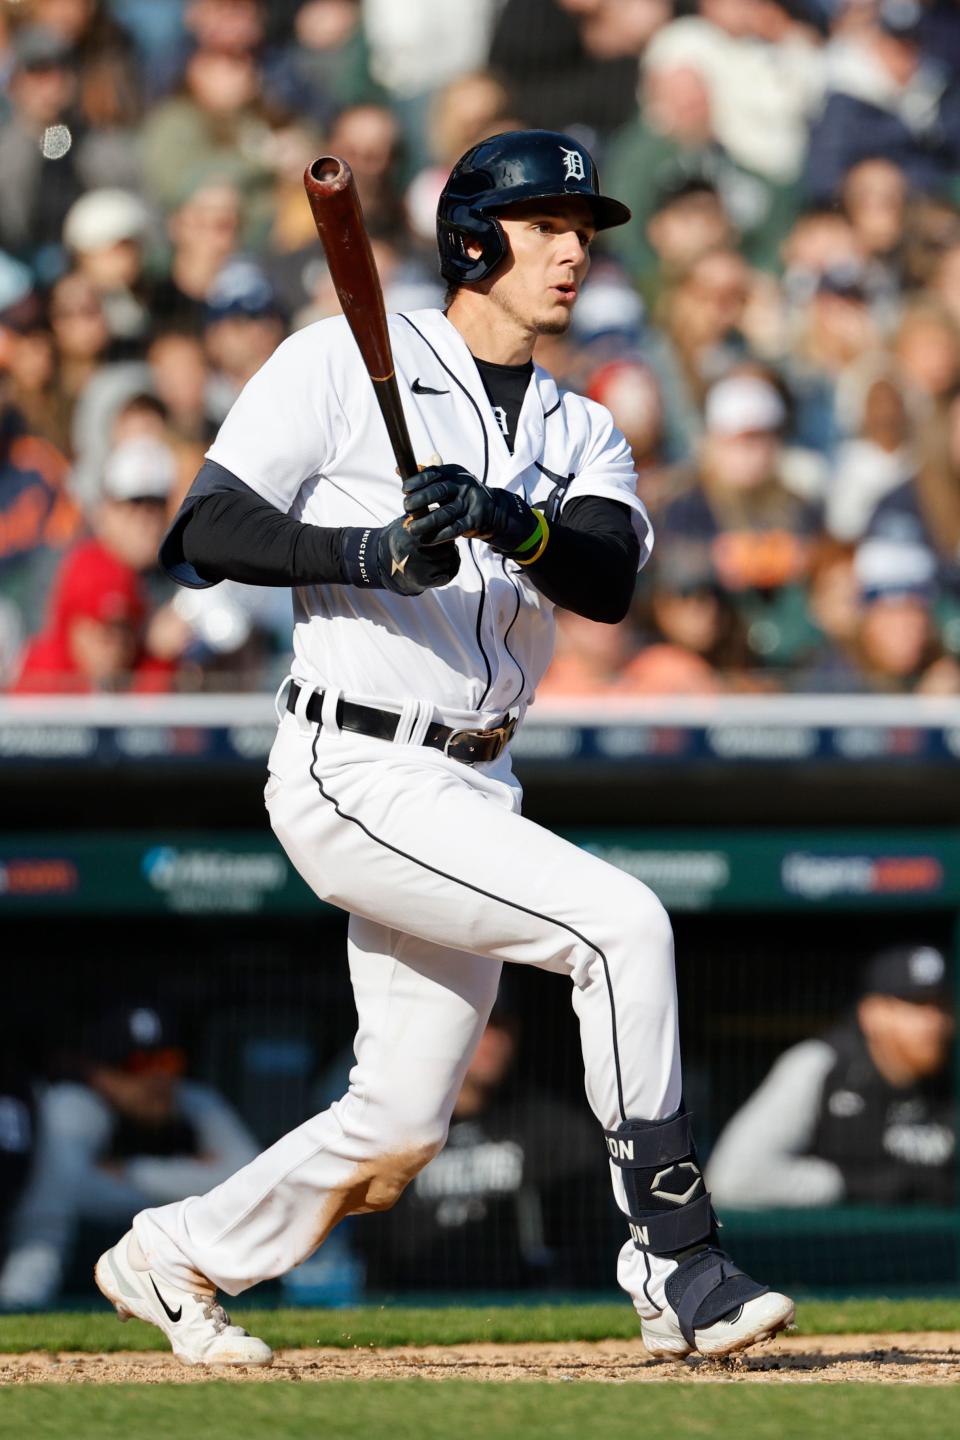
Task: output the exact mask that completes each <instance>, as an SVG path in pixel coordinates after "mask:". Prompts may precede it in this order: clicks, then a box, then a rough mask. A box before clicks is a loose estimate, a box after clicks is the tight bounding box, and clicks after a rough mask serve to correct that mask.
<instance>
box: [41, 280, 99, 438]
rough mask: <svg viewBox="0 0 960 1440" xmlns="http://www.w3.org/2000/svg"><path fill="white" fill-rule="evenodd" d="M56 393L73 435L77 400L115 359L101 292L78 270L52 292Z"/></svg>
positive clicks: (56, 285)
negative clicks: (106, 363) (103, 368)
mask: <svg viewBox="0 0 960 1440" xmlns="http://www.w3.org/2000/svg"><path fill="white" fill-rule="evenodd" d="M50 329H51V332H52V334H53V343H54V350H55V372H56V393H57V400H58V404H59V405H60V406H61V407H62V410H63V412H64V414H65V417H66V424H67V427H68V429H69V431H70V434H71V437H72V431H73V415H74V411H75V409H76V405H77V401H78V400H79V398H80V396H81V395H82V394H83V392H84V390H85V389H86V387H87V385H88V384H89V383H90V382H91V380H93V379H94V378H95V377H96V376H98V375H99V374H101V373H102V369H101V367H102V366H103V365H104V363H105V362H106V361H108V360H109V359H111V358H112V357H111V355H110V350H111V340H110V327H109V326H108V324H107V316H106V311H105V310H104V306H103V300H102V299H101V297H100V293H99V291H98V290H97V288H96V286H95V285H94V284H93V282H92V281H91V280H89V279H88V278H87V277H86V276H84V275H78V274H77V273H76V272H71V273H70V274H67V275H64V276H63V277H62V279H60V280H58V281H57V283H56V284H55V285H54V287H53V290H52V291H51V294H50Z"/></svg>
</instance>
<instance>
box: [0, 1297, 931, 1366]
mask: <svg viewBox="0 0 960 1440" xmlns="http://www.w3.org/2000/svg"><path fill="white" fill-rule="evenodd" d="M237 1318H238V1319H240V1320H242V1323H243V1324H244V1325H245V1326H246V1327H247V1329H248V1330H250V1331H252V1332H253V1333H254V1334H256V1335H262V1336H263V1338H264V1339H265V1340H267V1341H269V1343H270V1344H271V1345H273V1346H274V1347H278V1348H286V1347H288V1346H311V1345H336V1346H343V1347H344V1348H352V1347H353V1346H357V1345H463V1344H465V1343H468V1342H469V1341H471V1340H494V1341H498V1342H510V1341H516V1340H540V1341H547V1340H607V1339H611V1340H625V1339H629V1338H631V1337H633V1336H636V1335H638V1334H639V1326H638V1323H637V1320H636V1318H635V1317H634V1314H633V1311H632V1309H631V1307H630V1305H629V1304H628V1303H627V1302H626V1301H624V1302H623V1303H622V1304H610V1305H533V1306H499V1307H498V1306H486V1307H484V1306H478V1307H476V1308H470V1309H467V1308H451V1309H429V1310H428V1309H408V1308H399V1307H398V1308H396V1309H394V1308H392V1307H390V1308H373V1307H370V1308H367V1309H359V1310H243V1311H242V1312H238V1315H237ZM797 1323H798V1328H799V1330H800V1332H801V1333H802V1334H804V1335H854V1334H859V1333H868V1334H869V1333H876V1332H878V1331H882V1330H894V1331H896V1330H958V1331H960V1300H954V1299H936V1298H932V1299H917V1300H909V1299H908V1300H899V1299H898V1300H885V1299H877V1300H836V1301H833V1300H809V1301H806V1302H804V1303H802V1304H801V1305H800V1306H799V1307H798V1312H797ZM165 1347H166V1341H165V1340H164V1338H163V1336H162V1335H161V1334H160V1332H159V1331H158V1330H155V1329H154V1328H153V1327H152V1326H149V1325H140V1324H138V1323H136V1322H132V1323H130V1324H127V1325H121V1324H119V1323H118V1321H117V1320H116V1319H115V1318H114V1316H113V1315H112V1313H110V1312H109V1311H108V1310H107V1309H106V1308H104V1309H103V1310H100V1311H96V1312H95V1313H93V1314H84V1313H82V1312H70V1313H66V1314H51V1315H5V1316H0V1352H3V1353H8V1354H11V1353H18V1352H22V1351H24V1350H87V1351H112V1350H162V1349H164V1348H165Z"/></svg>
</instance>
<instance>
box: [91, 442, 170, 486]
mask: <svg viewBox="0 0 960 1440" xmlns="http://www.w3.org/2000/svg"><path fill="white" fill-rule="evenodd" d="M176 478H177V457H176V455H175V454H174V453H173V451H172V450H171V448H170V446H169V445H165V444H164V443H163V441H162V440H154V439H152V438H151V437H150V436H149V435H143V436H140V437H139V438H137V439H135V440H125V441H124V442H123V444H122V445H118V446H117V447H116V449H115V450H113V451H111V453H110V455H109V456H108V457H107V462H106V464H105V465H104V467H103V493H104V495H106V496H107V497H108V499H110V500H166V499H167V497H168V496H169V494H170V491H171V490H172V489H173V486H174V482H175V481H176Z"/></svg>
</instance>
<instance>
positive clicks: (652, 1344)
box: [640, 1290, 795, 1360]
mask: <svg viewBox="0 0 960 1440" xmlns="http://www.w3.org/2000/svg"><path fill="white" fill-rule="evenodd" d="M794 1313H795V1307H794V1304H793V1301H792V1300H791V1299H789V1297H788V1296H786V1295H779V1294H777V1292H776V1291H774V1290H768V1291H766V1292H765V1293H764V1294H763V1295H757V1296H756V1297H755V1298H754V1299H752V1300H745V1301H744V1302H743V1304H742V1305H738V1306H737V1308H736V1309H735V1310H731V1311H730V1313H729V1314H727V1315H722V1316H721V1317H720V1319H719V1320H714V1321H713V1323H712V1324H710V1325H705V1326H704V1327H703V1328H702V1329H695V1330H694V1331H693V1344H692V1345H691V1344H690V1343H689V1342H688V1340H687V1338H686V1336H685V1335H684V1334H683V1331H682V1330H681V1329H680V1321H679V1320H678V1319H677V1315H676V1312H675V1311H674V1310H673V1309H672V1308H671V1307H670V1306H669V1305H668V1306H667V1307H666V1309H665V1310H662V1311H661V1313H660V1314H659V1315H658V1316H657V1318H656V1319H655V1320H641V1322H640V1334H641V1336H642V1338H643V1343H644V1345H645V1346H646V1348H647V1350H648V1351H649V1353H650V1354H651V1355H652V1356H653V1358H654V1359H655V1360H682V1359H683V1357H684V1356H685V1355H691V1354H696V1355H712V1356H716V1357H719V1356H722V1355H734V1354H736V1352H737V1351H738V1350H746V1349H747V1348H748V1347H749V1346H750V1345H759V1344H760V1342H761V1341H762V1340H769V1339H770V1338H771V1337H772V1336H774V1335H777V1334H779V1332H780V1331H781V1330H784V1329H786V1327H787V1326H788V1325H789V1324H791V1322H792V1321H793V1317H794Z"/></svg>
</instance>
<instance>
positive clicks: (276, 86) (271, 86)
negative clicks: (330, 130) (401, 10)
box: [263, 0, 382, 128]
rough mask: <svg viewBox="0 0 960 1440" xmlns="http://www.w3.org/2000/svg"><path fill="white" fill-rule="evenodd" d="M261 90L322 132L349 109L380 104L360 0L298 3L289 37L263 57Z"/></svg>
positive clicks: (316, 0) (305, 0)
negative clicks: (339, 113)
mask: <svg viewBox="0 0 960 1440" xmlns="http://www.w3.org/2000/svg"><path fill="white" fill-rule="evenodd" d="M263 88H264V94H265V95H266V97H267V99H268V100H270V101H271V102H273V103H275V104H277V105H279V106H282V108H283V109H284V110H286V111H288V112H290V113H292V114H296V115H303V116H305V117H308V118H309V119H310V120H312V121H313V122H314V124H315V125H317V126H319V127H321V128H326V127H327V126H328V125H329V124H330V121H331V120H332V119H333V117H334V115H336V114H337V112H338V111H340V110H343V109H345V108H346V107H347V106H349V105H357V104H363V103H364V102H366V101H377V100H380V99H381V98H382V95H381V92H380V90H379V87H378V86H376V85H375V84H374V82H373V80H372V79H371V76H370V55H369V48H368V45H367V38H366V34H365V32H364V27H363V25H362V24H361V4H360V0H301V3H300V4H299V5H298V6H297V7H296V11H295V14H294V17H293V36H292V38H291V39H290V40H288V41H286V42H285V43H284V44H281V45H276V46H272V47H271V48H269V49H268V50H267V52H266V54H265V56H264V62H263Z"/></svg>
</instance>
